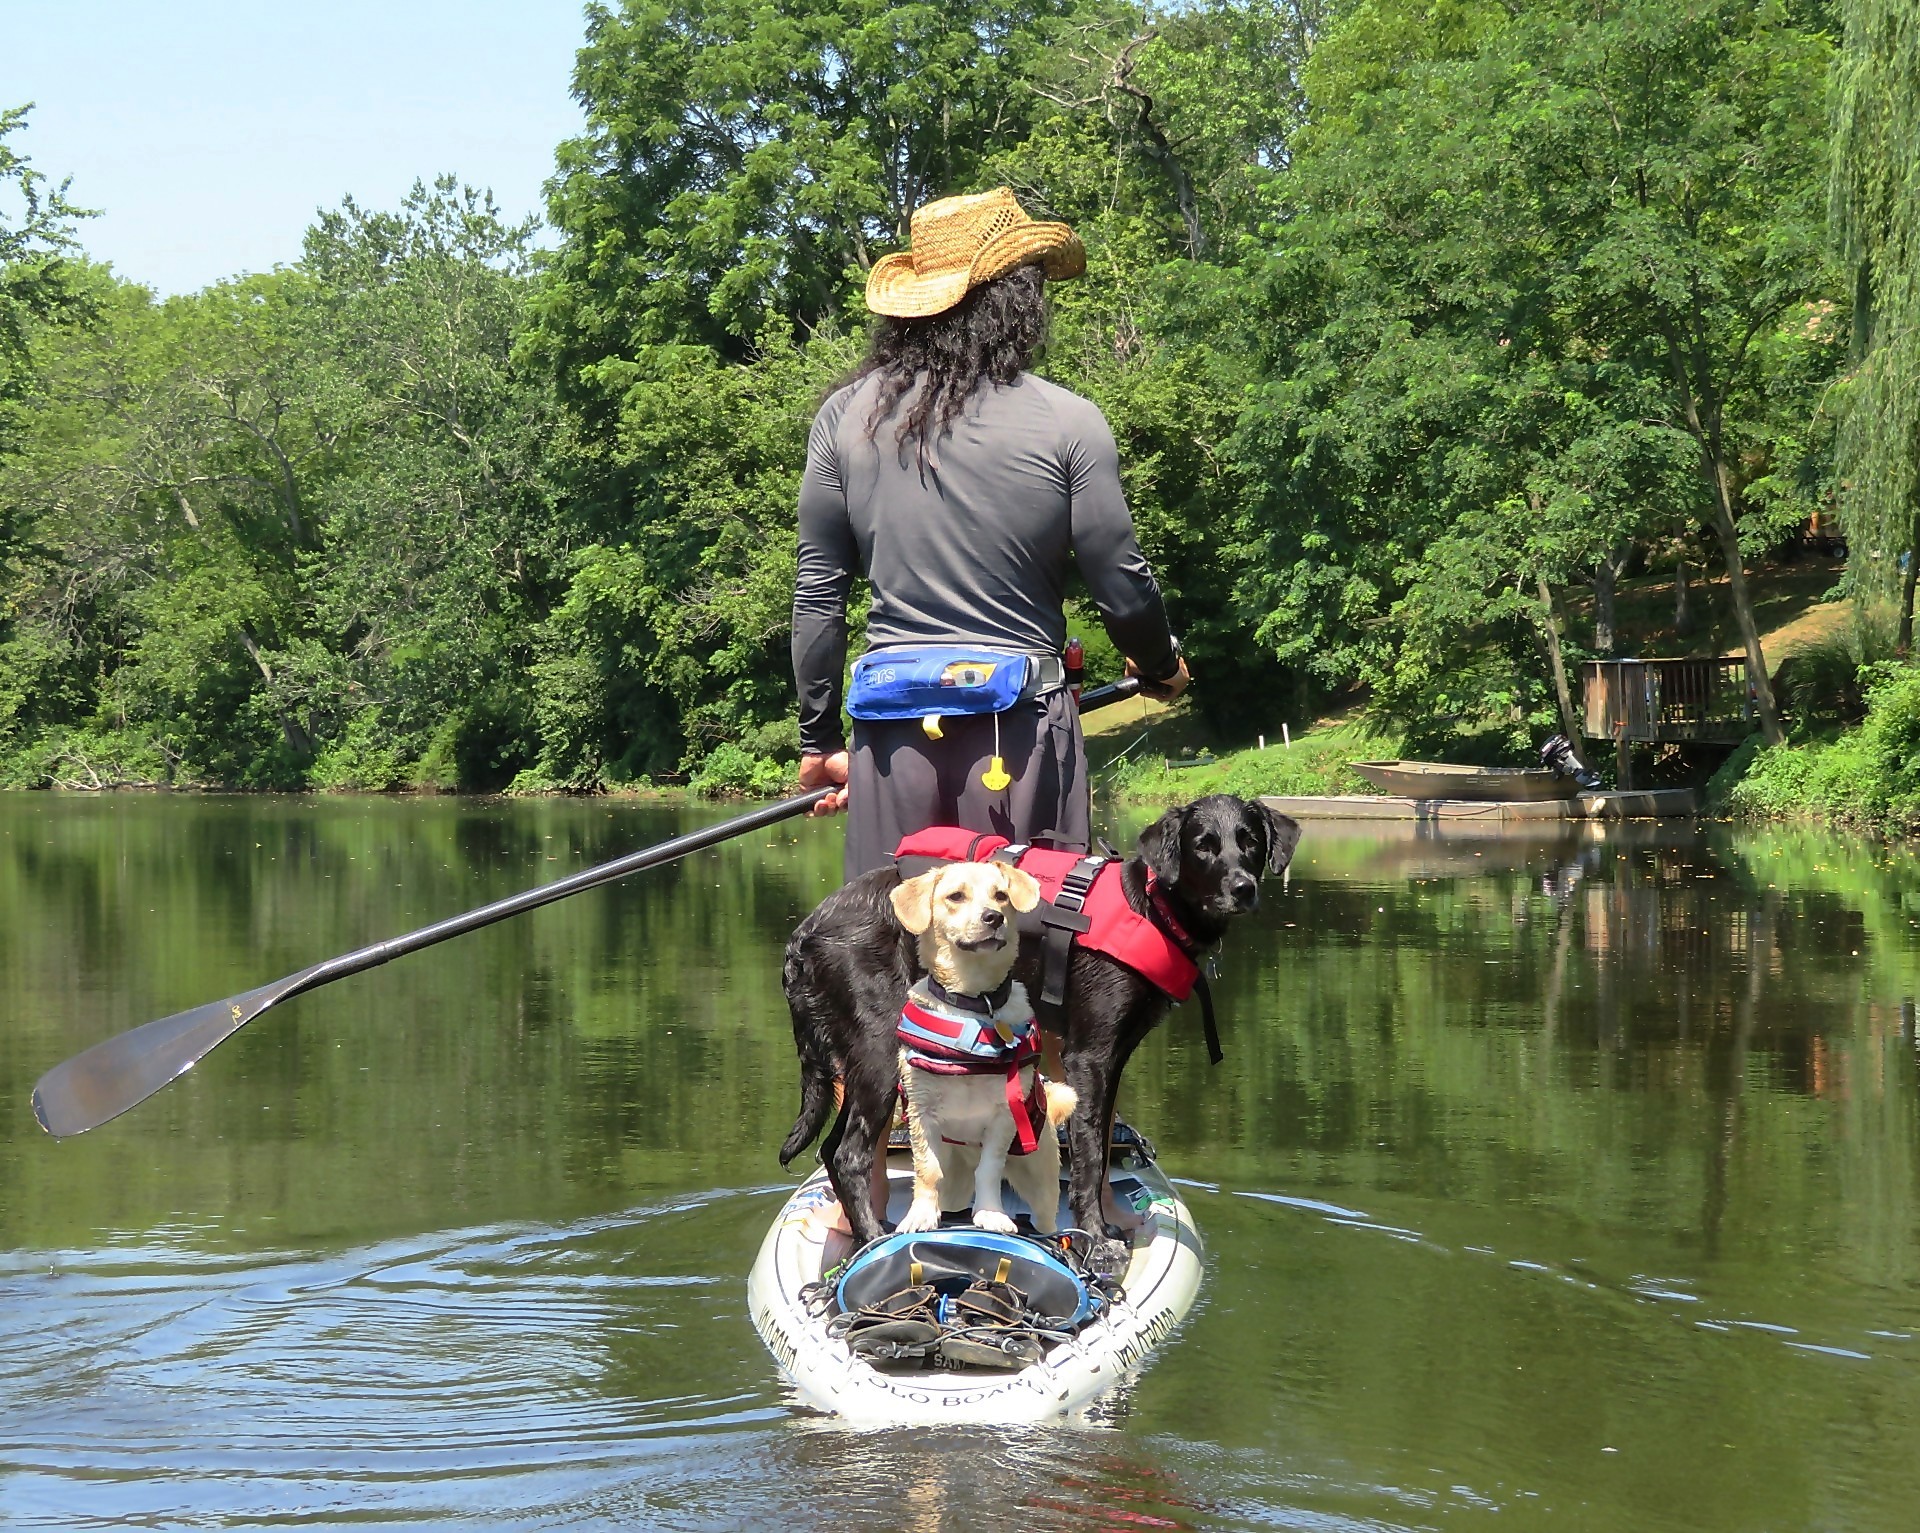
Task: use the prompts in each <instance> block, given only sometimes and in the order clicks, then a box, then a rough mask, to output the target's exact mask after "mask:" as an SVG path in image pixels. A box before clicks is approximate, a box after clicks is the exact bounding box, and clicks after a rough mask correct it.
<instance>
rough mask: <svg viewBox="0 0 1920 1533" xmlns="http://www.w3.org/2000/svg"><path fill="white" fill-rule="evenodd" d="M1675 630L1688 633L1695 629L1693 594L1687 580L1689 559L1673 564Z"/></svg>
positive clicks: (1679, 632) (1678, 632)
mask: <svg viewBox="0 0 1920 1533" xmlns="http://www.w3.org/2000/svg"><path fill="white" fill-rule="evenodd" d="M1673 631H1674V632H1675V633H1677V634H1687V633H1691V632H1692V631H1693V594H1692V587H1691V586H1690V585H1689V584H1688V582H1687V561H1686V560H1685V559H1680V560H1678V561H1676V562H1675V564H1674V566H1673Z"/></svg>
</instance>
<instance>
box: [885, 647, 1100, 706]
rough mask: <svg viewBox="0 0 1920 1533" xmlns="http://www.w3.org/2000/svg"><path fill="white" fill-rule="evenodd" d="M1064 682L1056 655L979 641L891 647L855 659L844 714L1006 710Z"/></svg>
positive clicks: (1059, 661) (1059, 660)
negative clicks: (1023, 650)
mask: <svg viewBox="0 0 1920 1533" xmlns="http://www.w3.org/2000/svg"><path fill="white" fill-rule="evenodd" d="M1049 662H1050V663H1049ZM1065 682H1066V669H1065V663H1064V662H1063V661H1062V660H1061V659H1060V657H1059V656H1058V655H1027V654H1022V653H1020V652H1019V651H1017V650H1010V649H995V648H992V647H991V646H986V645H978V644H900V645H891V646H889V647H887V648H885V649H875V650H869V651H868V652H867V653H866V654H864V655H862V656H861V657H860V658H859V659H858V660H856V661H854V662H853V679H852V682H851V683H850V685H849V686H848V688H847V712H848V713H850V714H852V715H853V716H854V717H855V718H856V719H927V718H935V719H943V718H959V717H963V716H965V715H968V714H975V713H1005V712H1006V711H1007V710H1008V709H1009V708H1011V707H1013V706H1014V705H1015V704H1016V703H1022V702H1025V701H1027V700H1028V699H1029V698H1035V697H1039V696H1041V695H1042V694H1043V693H1046V692H1049V691H1052V690H1055V689H1057V688H1059V687H1061V686H1063V685H1065Z"/></svg>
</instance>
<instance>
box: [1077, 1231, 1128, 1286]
mask: <svg viewBox="0 0 1920 1533" xmlns="http://www.w3.org/2000/svg"><path fill="white" fill-rule="evenodd" d="M1132 1260H1133V1247H1132V1246H1131V1245H1129V1244H1128V1243H1127V1242H1126V1241H1124V1240H1107V1239H1103V1240H1096V1241H1095V1242H1094V1243H1093V1249H1092V1251H1090V1252H1089V1253H1088V1255H1087V1265H1088V1266H1090V1267H1092V1268H1093V1270H1094V1271H1095V1272H1097V1273H1099V1274H1100V1276H1101V1277H1119V1276H1120V1274H1121V1273H1123V1272H1125V1271H1126V1270H1127V1263H1128V1262H1130V1261H1132Z"/></svg>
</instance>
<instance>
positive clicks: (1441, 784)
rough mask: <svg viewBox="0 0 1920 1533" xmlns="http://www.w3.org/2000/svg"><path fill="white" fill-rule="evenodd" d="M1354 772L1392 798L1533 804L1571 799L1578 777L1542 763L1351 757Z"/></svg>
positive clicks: (1577, 788) (1578, 788) (1350, 764)
mask: <svg viewBox="0 0 1920 1533" xmlns="http://www.w3.org/2000/svg"><path fill="white" fill-rule="evenodd" d="M1347 764H1348V765H1349V766H1351V767H1352V768H1353V769H1354V771H1356V772H1358V773H1359V774H1360V775H1361V776H1362V777H1364V778H1366V780H1367V781H1368V782H1370V783H1372V784H1373V785H1374V786H1375V787H1376V788H1378V789H1379V790H1380V791H1381V792H1382V793H1387V794H1390V795H1392V796H1393V797H1395V798H1468V799H1482V800H1489V801H1493V802H1498V803H1506V804H1516V803H1538V802H1540V801H1542V800H1546V799H1556V798H1572V797H1573V796H1574V795H1575V794H1576V793H1578V792H1579V791H1580V784H1579V782H1578V780H1576V779H1575V778H1572V777H1568V776H1566V775H1565V774H1564V773H1560V772H1552V771H1548V770H1546V769H1545V768H1544V767H1477V766H1452V765H1450V764H1448V763H1446V762H1443V761H1350V762H1348V763H1347Z"/></svg>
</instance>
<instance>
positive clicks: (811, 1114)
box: [780, 794, 1300, 1266]
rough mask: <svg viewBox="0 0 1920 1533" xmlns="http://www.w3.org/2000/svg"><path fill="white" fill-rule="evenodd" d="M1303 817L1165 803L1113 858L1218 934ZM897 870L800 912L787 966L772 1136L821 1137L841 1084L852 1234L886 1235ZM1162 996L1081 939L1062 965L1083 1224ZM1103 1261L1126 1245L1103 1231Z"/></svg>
mask: <svg viewBox="0 0 1920 1533" xmlns="http://www.w3.org/2000/svg"><path fill="white" fill-rule="evenodd" d="M1299 840H1300V827H1299V826H1298V825H1297V824H1296V823H1295V822H1294V821H1292V820H1290V819H1288V818H1287V817H1286V816H1285V815H1283V814H1275V813H1274V812H1273V811H1272V810H1270V809H1267V808H1265V807H1264V806H1262V805H1259V804H1249V803H1247V802H1245V801H1244V800H1242V799H1238V798H1234V797H1232V796H1231V795H1229V794H1215V795H1213V796H1211V797H1208V798H1203V799H1199V800H1197V801H1196V802H1194V803H1192V804H1189V805H1187V806H1186V807H1185V808H1183V809H1169V810H1168V811H1167V812H1166V813H1165V814H1164V815H1162V816H1161V817H1160V818H1159V819H1158V820H1156V821H1155V822H1154V823H1153V824H1151V825H1149V826H1148V827H1147V828H1146V829H1145V830H1144V831H1142V832H1141V835H1140V849H1139V852H1138V854H1137V855H1135V856H1133V857H1131V858H1129V859H1128V860H1127V861H1126V862H1125V863H1124V864H1123V865H1122V867H1121V870H1120V876H1121V878H1122V880H1123V883H1122V887H1123V889H1124V890H1125V893H1126V898H1127V902H1128V904H1130V905H1131V906H1132V907H1133V908H1134V909H1135V910H1136V911H1138V912H1139V913H1140V914H1142V915H1146V914H1148V900H1147V874H1148V871H1149V870H1151V871H1152V873H1153V876H1154V879H1155V880H1156V881H1157V884H1156V886H1157V888H1158V889H1159V890H1161V891H1163V893H1164V896H1165V898H1166V901H1167V903H1168V905H1169V906H1170V907H1171V909H1172V912H1173V914H1174V916H1175V917H1176V919H1177V920H1178V922H1179V924H1180V925H1181V926H1182V927H1184V928H1185V930H1186V933H1187V934H1188V936H1189V937H1190V938H1191V939H1192V940H1193V941H1194V942H1195V943H1196V944H1197V945H1198V946H1199V947H1201V948H1211V947H1212V946H1213V945H1214V944H1215V943H1216V942H1218V941H1219V940H1220V938H1221V937H1222V936H1224V935H1225V933H1226V929H1227V923H1228V921H1229V920H1231V919H1232V918H1233V917H1234V916H1235V915H1237V914H1239V913H1240V912H1242V911H1246V910H1252V909H1253V908H1254V907H1255V906H1256V905H1257V904H1258V903H1259V901H1260V875H1261V873H1262V872H1263V871H1264V872H1268V873H1278V872H1280V871H1281V870H1282V869H1283V868H1285V867H1286V865H1287V863H1288V861H1289V860H1290V859H1291V858H1292V856H1293V849H1294V847H1295V846H1296V845H1297V844H1298V842H1299ZM899 881H900V880H899V874H898V873H896V872H895V871H894V870H893V869H891V868H882V869H879V870H877V871H875V872H872V873H866V874H863V875H861V876H860V877H859V878H856V879H854V880H853V881H852V882H851V883H849V884H847V885H846V886H845V887H844V888H841V889H839V890H837V891H836V892H835V893H833V894H831V895H829V896H828V897H827V898H826V900H824V901H823V902H822V903H821V905H820V907H819V908H818V909H817V910H815V911H814V912H813V914H812V915H810V916H808V917H807V918H806V919H805V920H804V921H802V922H801V923H800V925H799V927H798V928H797V929H796V930H795V932H794V934H793V938H792V940H791V941H789V942H788V944H787V956H786V965H785V969H784V977H785V986H786V992H787V1005H788V1006H789V1008H790V1009H791V1010H792V1012H793V1036H794V1042H795V1043H796V1044H797V1045H798V1046H799V1049H800V1116H799V1117H798V1118H797V1119H796V1120H795V1122H794V1125H793V1132H792V1133H790V1134H788V1135H787V1141H786V1143H785V1144H784V1145H782V1146H781V1148H780V1164H781V1165H783V1166H784V1165H786V1164H788V1163H789V1162H790V1161H791V1160H792V1159H793V1158H794V1156H796V1155H798V1154H799V1153H800V1152H801V1151H802V1150H804V1149H805V1148H806V1147H807V1146H808V1145H809V1144H811V1143H812V1142H813V1140H814V1137H815V1136H816V1135H817V1134H818V1133H819V1132H820V1128H821V1125H822V1124H824V1123H825V1122H826V1118H827V1113H828V1112H829V1110H830V1109H831V1107H832V1104H833V1085H834V1080H835V1078H836V1077H838V1078H839V1080H840V1081H841V1082H842V1083H843V1087H844V1089H843V1093H842V1098H841V1106H840V1113H839V1116H838V1118H837V1119H836V1120H835V1121H834V1125H833V1129H832V1131H831V1132H830V1133H829V1134H828V1135H827V1141H826V1143H825V1144H824V1145H823V1146H822V1147H821V1158H822V1159H823V1160H824V1161H825V1162H826V1166H827V1175H828V1177H829V1178H830V1179H831V1181H832V1183H833V1190H834V1191H835V1193H837V1194H838V1195H839V1198H840V1206H841V1208H842V1209H843V1210H844V1211H845V1213H846V1216H847V1221H848V1225H849V1227H850V1228H851V1229H852V1231H853V1238H854V1241H855V1243H856V1245H865V1244H866V1243H867V1242H868V1241H870V1240H874V1239H877V1238H878V1237H879V1235H880V1233H881V1230H880V1225H879V1221H878V1219H877V1218H876V1217H875V1215H874V1211H873V1207H872V1201H871V1196H870V1193H869V1190H868V1179H869V1177H870V1176H871V1174H872V1170H873V1161H874V1156H875V1154H876V1153H878V1152H879V1150H880V1147H881V1142H882V1139H883V1138H884V1136H885V1134H886V1132H887V1128H888V1125H889V1124H890V1123H891V1121H892V1118H893V1107H894V1086H895V1082H896V1081H897V1080H898V1079H899V1070H898V1066H897V1063H896V1060H897V1055H896V1050H897V1047H898V1044H897V1042H896V1039H895V1035H894V1034H895V1028H896V1026H897V1024H898V1022H899V1019H900V1008H901V1006H902V1004H903V1003H904V1002H905V1000H906V994H907V989H908V987H909V986H910V985H911V984H912V983H913V982H914V980H915V979H916V978H917V977H918V973H919V956H918V952H917V944H916V943H915V940H914V938H913V937H911V936H910V935H908V933H907V932H906V931H905V930H904V929H903V928H902V927H901V925H900V923H899V921H898V920H897V919H896V918H895V916H894V912H893V906H892V904H891V903H890V901H889V899H888V894H889V892H890V891H891V890H892V889H893V888H894V886H895V885H896V884H897V883H898V882H899ZM1039 964H1040V953H1039V944H1038V943H1037V942H1029V943H1026V944H1024V945H1023V949H1022V952H1021V955H1020V963H1019V965H1018V967H1017V968H1016V970H1015V973H1016V974H1017V975H1018V976H1019V977H1020V978H1021V980H1022V981H1023V982H1024V983H1025V984H1026V986H1027V988H1028V990H1029V991H1030V992H1031V993H1033V994H1036V995H1037V994H1039V991H1040V975H1039V972H1038V971H1039ZM1169 1004H1170V1003H1169V1001H1168V1000H1167V997H1166V996H1165V994H1163V993H1162V992H1161V991H1159V990H1157V989H1156V988H1154V986H1153V985H1151V984H1150V983H1148V981H1147V980H1145V979H1143V978H1142V977H1141V976H1140V975H1138V974H1136V973H1135V972H1134V971H1133V970H1131V969H1128V968H1126V967H1124V966H1123V965H1121V964H1119V963H1117V962H1115V961H1114V960H1113V959H1111V958H1109V957H1107V956H1106V955H1105V954H1103V953H1096V952H1092V951H1090V950H1088V949H1085V948H1082V947H1080V946H1079V945H1078V944H1076V945H1075V946H1074V949H1073V955H1072V961H1071V965H1070V967H1069V969H1068V973H1067V1004H1066V1015H1067V1023H1066V1036H1065V1038H1064V1039H1063V1040H1062V1047H1061V1060H1062V1063H1063V1064H1064V1066H1065V1073H1066V1077H1067V1084H1068V1085H1069V1086H1071V1087H1073V1089H1074V1091H1075V1092H1077V1093H1078V1094H1079V1098H1080V1105H1079V1108H1078V1110H1076V1111H1075V1113H1074V1115H1073V1117H1072V1118H1071V1119H1070V1120H1069V1122H1068V1124H1067V1145H1068V1150H1069V1152H1070V1156H1071V1160H1072V1174H1071V1181H1070V1185H1069V1190H1068V1197H1067V1202H1068V1207H1069V1208H1070V1209H1071V1211H1072V1214H1073V1221H1074V1223H1075V1224H1076V1225H1078V1226H1079V1227H1080V1228H1081V1229H1086V1230H1093V1231H1096V1232H1098V1231H1100V1230H1101V1229H1102V1227H1103V1225H1102V1220H1101V1215H1100V1193H1101V1188H1102V1186H1103V1184H1104V1182H1105V1178H1106V1165H1107V1150H1106V1147H1107V1140H1108V1138H1109V1136H1110V1135H1111V1133H1112V1124H1113V1104H1114V1096H1115V1093H1116V1092H1117V1091H1118V1090H1119V1086H1120V1073H1121V1071H1123V1070H1124V1069H1125V1068H1126V1064H1127V1060H1128V1059H1129V1058H1131V1057H1132V1055H1133V1051H1134V1050H1135V1049H1136V1048H1137V1047H1139V1044H1140V1040H1141V1039H1142V1038H1144V1037H1146V1035H1147V1034H1148V1033H1149V1032H1150V1031H1152V1029H1153V1028H1154V1027H1155V1026H1157V1025H1158V1023H1159V1022H1160V1020H1161V1019H1162V1018H1163V1017H1164V1016H1165V1015H1166V1013H1167V1007H1168V1005H1169ZM1100 1254H1101V1257H1102V1260H1103V1265H1107V1266H1113V1265H1117V1264H1118V1263H1119V1262H1120V1261H1121V1260H1123V1259H1124V1247H1120V1246H1118V1245H1117V1244H1115V1243H1113V1242H1108V1243H1107V1244H1106V1245H1105V1246H1104V1247H1103V1248H1102V1251H1101V1253H1100Z"/></svg>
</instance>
